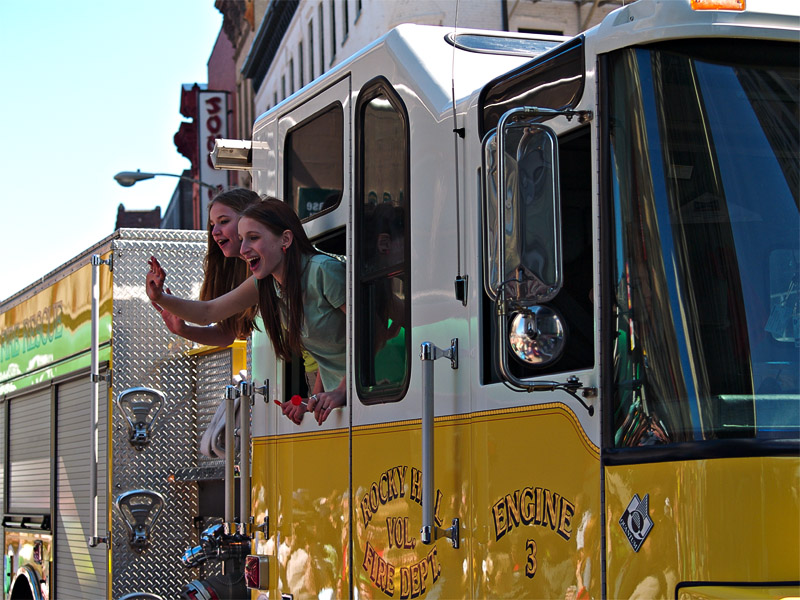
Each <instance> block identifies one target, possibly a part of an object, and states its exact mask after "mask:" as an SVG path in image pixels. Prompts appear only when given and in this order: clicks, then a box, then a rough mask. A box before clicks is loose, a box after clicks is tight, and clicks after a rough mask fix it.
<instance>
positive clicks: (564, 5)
mask: <svg viewBox="0 0 800 600" xmlns="http://www.w3.org/2000/svg"><path fill="white" fill-rule="evenodd" d="M623 3H624V2H623V1H601V0H248V2H246V3H245V6H247V11H245V12H247V13H248V18H247V22H248V24H250V26H249V27H248V26H246V25H245V26H244V27H241V26H240V27H238V28H237V32H238V33H239V35H240V36H241V37H240V40H238V43H237V41H236V40H232V41H233V43H234V45H235V46H237V70H238V71H239V76H240V80H239V84H238V85H239V88H240V90H239V91H240V94H239V97H240V98H243V99H248V100H250V101H251V102H252V104H251V105H250V106H246V107H245V106H240V107H238V109H239V110H238V111H237V112H238V118H239V120H240V122H241V123H240V127H239V131H241V132H242V133H244V132H246V131H248V127H247V123H246V122H245V121H249V123H250V125H252V120H253V116H257V115H259V114H261V113H263V112H265V111H267V110H269V109H270V108H272V107H273V106H275V105H276V104H278V103H280V102H281V101H283V100H284V99H286V98H287V97H289V96H291V95H292V94H293V93H295V92H296V91H298V90H299V89H301V88H302V87H303V86H305V85H307V84H308V83H310V82H311V81H313V80H314V79H315V78H316V77H319V76H320V75H321V74H323V73H325V72H327V71H328V70H330V69H331V68H332V67H334V66H335V65H337V64H338V63H340V62H342V61H343V60H345V59H346V58H348V57H349V56H351V55H352V54H354V53H355V52H357V51H358V50H360V49H361V48H363V47H364V46H366V45H368V44H369V43H371V42H372V41H374V40H375V39H377V38H378V37H379V36H381V35H382V34H384V33H386V32H387V31H389V30H390V29H392V28H393V27H395V26H397V25H400V24H402V23H418V24H423V25H440V26H450V27H457V28H465V29H490V30H508V31H515V32H522V33H546V34H553V35H567V36H573V35H576V34H578V33H580V32H581V31H584V30H585V29H588V28H589V27H592V26H593V25H595V24H597V23H599V22H600V21H601V20H602V19H603V17H604V16H605V15H606V14H608V13H609V12H610V11H612V10H613V9H615V8H618V7H619V6H621V5H622V4H623ZM226 4H228V5H230V3H229V2H224V1H221V0H218V2H217V7H218V8H219V10H220V11H221V12H223V14H225V17H226V19H229V18H235V17H239V18H240V19H241V18H242V16H243V14H244V13H243V12H242V10H241V6H242V5H241V4H239V5H238V8H237V9H235V10H231V9H230V8H228V7H226ZM241 23H242V22H241V21H240V24H241Z"/></svg>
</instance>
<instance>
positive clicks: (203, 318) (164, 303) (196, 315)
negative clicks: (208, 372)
mask: <svg viewBox="0 0 800 600" xmlns="http://www.w3.org/2000/svg"><path fill="white" fill-rule="evenodd" d="M148 264H149V265H150V270H149V271H148V272H147V285H146V288H145V289H146V291H147V296H148V298H150V300H151V301H152V302H153V303H155V304H157V305H159V306H160V307H161V308H165V309H167V310H168V311H169V312H170V313H172V314H173V315H175V316H177V317H179V318H181V319H184V320H186V321H189V322H191V323H197V324H198V325H209V324H211V323H217V322H219V321H222V320H223V319H227V318H228V317H232V316H233V315H235V314H237V313H240V312H243V311H244V310H246V309H248V308H250V307H251V306H254V305H256V304H258V289H257V288H256V286H255V284H254V282H253V279H252V277H250V278H247V279H245V280H244V281H243V282H242V283H241V284H239V287H236V288H234V289H232V290H231V291H230V292H228V293H227V294H223V295H222V296H219V297H217V298H214V299H213V300H186V299H185V298H178V297H177V296H172V295H171V294H168V293H166V292H165V291H164V280H165V279H166V277H167V273H166V271H164V269H163V268H161V265H160V264H159V263H158V260H156V258H155V257H152V256H151V257H150V260H149V261H148Z"/></svg>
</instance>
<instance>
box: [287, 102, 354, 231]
mask: <svg viewBox="0 0 800 600" xmlns="http://www.w3.org/2000/svg"><path fill="white" fill-rule="evenodd" d="M284 153H285V157H286V160H285V168H286V171H285V177H284V181H285V182H286V183H285V188H284V192H283V197H284V199H285V200H286V201H287V202H289V203H290V204H291V205H292V207H293V208H294V209H295V211H297V214H298V215H299V216H300V218H301V219H308V218H310V217H313V216H314V215H315V214H317V213H319V212H322V211H326V210H328V209H332V208H335V207H336V206H338V205H339V201H340V200H341V198H342V190H343V189H344V111H343V110H342V105H341V104H339V103H336V104H332V105H330V106H328V107H327V108H325V109H324V110H322V111H321V112H319V113H317V114H316V115H314V116H312V117H310V118H308V119H306V120H305V121H303V122H302V123H300V124H299V125H297V126H296V127H294V128H293V129H291V130H290V131H289V132H288V133H287V134H286V143H285V145H284Z"/></svg>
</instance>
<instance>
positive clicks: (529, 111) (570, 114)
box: [497, 106, 594, 130]
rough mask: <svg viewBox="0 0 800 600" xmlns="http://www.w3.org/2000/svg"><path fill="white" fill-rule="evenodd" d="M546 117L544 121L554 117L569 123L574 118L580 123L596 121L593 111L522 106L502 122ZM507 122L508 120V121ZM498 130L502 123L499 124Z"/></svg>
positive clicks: (505, 115)
mask: <svg viewBox="0 0 800 600" xmlns="http://www.w3.org/2000/svg"><path fill="white" fill-rule="evenodd" d="M507 116H508V117H534V118H538V117H544V118H543V119H542V120H543V121H544V120H547V119H552V118H554V117H566V118H567V121H572V119H573V118H574V117H578V123H588V122H589V121H591V120H592V119H594V113H593V112H592V111H591V110H571V109H570V110H565V109H558V108H542V107H539V106H520V107H519V108H515V109H512V110H509V111H508V112H507V113H505V114H504V115H503V116H502V117H500V121H501V122H502V123H503V124H505V122H504V119H505V117H507ZM506 120H507V119H506ZM497 127H498V130H499V127H500V123H498V124H497Z"/></svg>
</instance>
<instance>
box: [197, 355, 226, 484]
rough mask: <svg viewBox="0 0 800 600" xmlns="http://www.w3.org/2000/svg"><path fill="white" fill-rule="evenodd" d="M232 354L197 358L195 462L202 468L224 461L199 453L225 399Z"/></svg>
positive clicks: (217, 465)
mask: <svg viewBox="0 0 800 600" xmlns="http://www.w3.org/2000/svg"><path fill="white" fill-rule="evenodd" d="M231 373H233V353H232V352H231V350H229V349H228V350H224V351H221V352H215V353H213V354H205V355H203V356H199V357H197V440H196V442H197V446H196V449H197V460H198V464H199V465H201V466H204V467H212V466H213V467H221V468H223V469H224V467H225V460H224V459H221V458H209V457H207V456H205V455H204V454H201V453H200V439H201V438H202V437H203V434H204V433H205V431H206V429H208V426H209V424H210V423H211V419H212V418H213V417H214V413H216V412H217V408H218V407H219V405H220V402H222V401H223V398H224V397H225V386H226V385H228V384H229V383H231Z"/></svg>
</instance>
